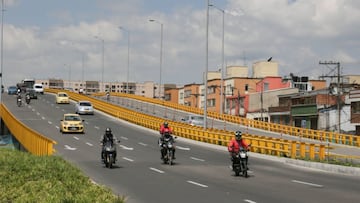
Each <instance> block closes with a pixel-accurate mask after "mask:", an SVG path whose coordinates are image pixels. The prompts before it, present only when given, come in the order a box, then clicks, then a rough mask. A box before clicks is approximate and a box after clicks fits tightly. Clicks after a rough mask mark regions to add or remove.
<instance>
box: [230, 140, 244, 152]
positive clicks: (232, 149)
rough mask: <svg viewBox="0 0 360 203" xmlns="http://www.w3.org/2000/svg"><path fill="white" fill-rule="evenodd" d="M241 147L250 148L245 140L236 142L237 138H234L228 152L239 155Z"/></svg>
mask: <svg viewBox="0 0 360 203" xmlns="http://www.w3.org/2000/svg"><path fill="white" fill-rule="evenodd" d="M240 147H243V148H245V149H247V148H249V145H248V144H246V142H245V141H244V139H241V140H236V139H235V138H233V139H232V140H231V141H230V142H229V144H228V151H229V152H233V153H238V152H239V150H240Z"/></svg>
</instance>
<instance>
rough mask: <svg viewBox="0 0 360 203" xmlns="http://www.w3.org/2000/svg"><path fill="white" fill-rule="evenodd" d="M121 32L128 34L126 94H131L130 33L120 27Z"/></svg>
mask: <svg viewBox="0 0 360 203" xmlns="http://www.w3.org/2000/svg"><path fill="white" fill-rule="evenodd" d="M119 29H120V30H124V31H125V32H126V33H127V40H128V41H127V72H126V91H125V92H126V93H127V94H129V71H130V31H129V30H127V29H125V28H124V27H122V26H120V27H119Z"/></svg>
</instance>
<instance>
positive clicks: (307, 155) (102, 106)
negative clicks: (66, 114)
mask: <svg viewBox="0 0 360 203" xmlns="http://www.w3.org/2000/svg"><path fill="white" fill-rule="evenodd" d="M58 91H59V90H56V89H47V90H46V92H50V93H56V92H58ZM67 93H68V94H69V96H70V98H71V99H72V100H75V101H79V100H88V101H90V102H91V103H92V104H93V105H94V108H95V109H97V110H100V111H103V112H105V113H107V114H110V115H112V116H114V117H117V118H119V119H122V120H126V121H128V122H131V123H134V124H137V125H140V126H144V127H146V128H150V129H153V130H159V127H160V124H161V123H163V122H164V119H163V118H159V117H155V116H152V115H147V114H143V113H139V112H135V111H131V110H129V109H127V108H123V107H121V106H118V105H114V104H111V103H107V102H105V101H103V100H99V99H96V98H94V97H90V96H87V95H82V94H77V93H73V92H67ZM102 95H103V94H102ZM142 98H143V97H142ZM134 99H135V97H134ZM142 100H143V101H147V100H148V98H143V99H142ZM158 102H159V104H161V103H162V102H161V101H159V100H158ZM167 122H168V123H169V124H170V126H172V128H173V130H174V134H175V135H176V136H180V137H184V138H188V139H193V140H197V141H201V142H207V143H211V144H216V145H222V146H227V144H228V142H229V141H230V140H231V138H233V137H234V136H233V132H231V131H227V130H219V129H213V128H208V129H206V130H204V129H203V128H202V127H196V126H191V125H189V124H185V123H181V122H175V121H172V120H167ZM244 138H245V139H246V141H247V142H248V143H251V145H252V147H251V151H252V152H257V153H262V154H268V155H275V156H285V157H290V158H301V159H310V160H324V158H325V156H326V154H325V152H326V150H325V149H326V147H325V145H323V144H311V143H305V142H297V141H293V142H292V141H287V140H284V139H273V138H269V137H265V136H256V135H251V134H244Z"/></svg>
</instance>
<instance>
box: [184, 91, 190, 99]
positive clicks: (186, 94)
mask: <svg viewBox="0 0 360 203" xmlns="http://www.w3.org/2000/svg"><path fill="white" fill-rule="evenodd" d="M184 93H185V95H184V97H185V98H188V97H190V96H191V90H185V92H184Z"/></svg>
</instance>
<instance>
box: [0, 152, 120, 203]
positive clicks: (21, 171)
mask: <svg viewBox="0 0 360 203" xmlns="http://www.w3.org/2000/svg"><path fill="white" fill-rule="evenodd" d="M0 185H1V187H0V202H55V203H56V202H68V203H71V202H111V203H124V202H125V201H124V197H118V196H115V195H114V194H113V192H112V191H111V189H109V188H106V187H103V186H99V185H96V184H93V183H92V182H91V180H90V179H89V178H88V177H86V176H84V175H83V173H82V171H81V170H79V169H78V168H76V167H74V166H73V165H71V164H69V163H68V162H66V161H65V160H64V159H62V158H61V157H58V156H34V155H31V154H29V153H25V152H21V151H17V150H12V149H6V148H0Z"/></svg>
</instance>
